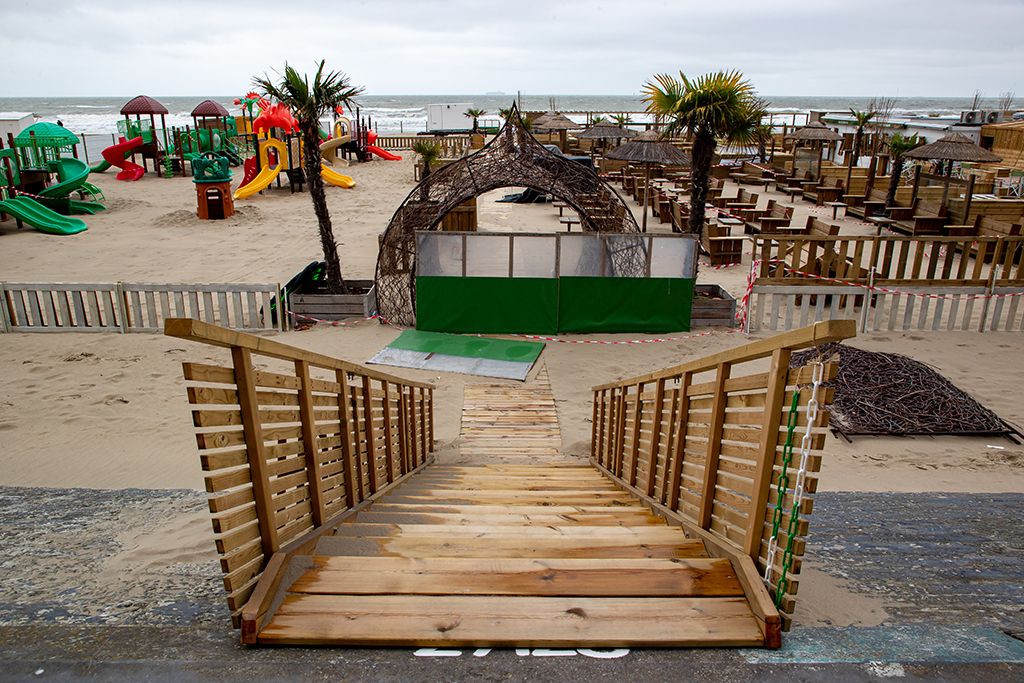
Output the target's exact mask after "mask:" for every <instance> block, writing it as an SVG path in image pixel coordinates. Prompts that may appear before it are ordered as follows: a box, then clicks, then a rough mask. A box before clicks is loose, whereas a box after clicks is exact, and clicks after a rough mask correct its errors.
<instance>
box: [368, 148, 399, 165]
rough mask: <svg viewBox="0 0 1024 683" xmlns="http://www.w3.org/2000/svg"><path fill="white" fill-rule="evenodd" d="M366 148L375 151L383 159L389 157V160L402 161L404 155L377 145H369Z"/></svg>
mask: <svg viewBox="0 0 1024 683" xmlns="http://www.w3.org/2000/svg"><path fill="white" fill-rule="evenodd" d="M366 149H368V150H369V151H371V152H373V153H374V154H376V155H377V156H379V157H380V158H381V159H387V160H388V161H401V160H402V157H400V156H398V155H397V154H392V153H391V152H389V151H387V150H386V149H381V148H380V147H378V146H377V145H367V146H366Z"/></svg>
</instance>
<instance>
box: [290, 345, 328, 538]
mask: <svg viewBox="0 0 1024 683" xmlns="http://www.w3.org/2000/svg"><path fill="white" fill-rule="evenodd" d="M295 374H296V376H297V377H298V378H299V382H300V384H301V386H300V387H299V420H300V422H301V425H302V453H303V455H305V456H306V481H308V482H309V503H310V507H311V509H312V513H313V526H320V525H321V524H323V523H324V521H325V510H324V492H323V489H322V485H323V476H322V475H321V474H320V458H319V457H318V455H317V451H318V449H317V447H316V429H315V427H314V424H313V420H314V417H313V390H312V389H311V388H310V381H309V363H308V362H306V361H304V360H297V361H295Z"/></svg>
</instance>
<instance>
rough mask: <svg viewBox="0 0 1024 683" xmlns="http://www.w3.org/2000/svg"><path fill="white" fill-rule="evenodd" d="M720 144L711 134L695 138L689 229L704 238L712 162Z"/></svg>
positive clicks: (691, 171)
mask: <svg viewBox="0 0 1024 683" xmlns="http://www.w3.org/2000/svg"><path fill="white" fill-rule="evenodd" d="M717 144H718V143H717V142H716V141H715V137H714V136H713V135H711V134H710V133H704V132H701V133H697V134H696V135H695V136H694V138H693V153H692V155H691V156H692V157H693V161H692V162H691V165H690V218H689V220H688V221H687V229H688V230H689V232H690V233H691V234H693V235H697V236H698V237H703V233H704V205H705V203H706V202H707V199H708V187H709V185H710V182H711V162H712V161H713V160H714V157H715V146H716V145H717Z"/></svg>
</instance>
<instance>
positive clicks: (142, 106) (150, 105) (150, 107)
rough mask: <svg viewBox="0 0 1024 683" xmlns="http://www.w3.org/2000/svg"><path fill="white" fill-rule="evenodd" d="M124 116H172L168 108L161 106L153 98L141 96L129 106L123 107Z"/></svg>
mask: <svg viewBox="0 0 1024 683" xmlns="http://www.w3.org/2000/svg"><path fill="white" fill-rule="evenodd" d="M121 113H122V114H170V112H169V111H167V107H165V106H164V105H162V104H160V103H159V102H157V101H156V100H154V99H153V98H152V97H147V96H146V95H139V96H138V97H136V98H135V99H134V100H132V101H131V102H129V103H128V104H126V105H124V106H123V107H121Z"/></svg>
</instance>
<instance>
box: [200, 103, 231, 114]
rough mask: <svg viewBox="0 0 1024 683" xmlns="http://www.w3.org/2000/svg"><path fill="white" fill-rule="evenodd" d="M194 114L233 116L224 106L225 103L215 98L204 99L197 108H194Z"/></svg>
mask: <svg viewBox="0 0 1024 683" xmlns="http://www.w3.org/2000/svg"><path fill="white" fill-rule="evenodd" d="M192 116H210V117H213V116H217V117H220V116H231V114H229V113H228V110H227V109H225V108H224V105H222V104H220V103H219V102H214V101H213V100H204V101H202V102H200V103H199V104H197V105H196V108H195V109H193V110H192Z"/></svg>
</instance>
